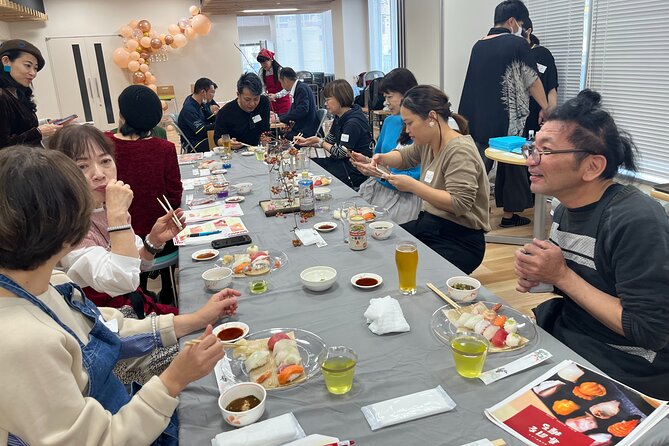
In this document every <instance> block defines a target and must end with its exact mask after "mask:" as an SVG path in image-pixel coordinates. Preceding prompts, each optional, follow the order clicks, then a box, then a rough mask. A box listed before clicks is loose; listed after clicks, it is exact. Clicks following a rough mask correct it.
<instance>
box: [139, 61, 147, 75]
mask: <svg viewBox="0 0 669 446" xmlns="http://www.w3.org/2000/svg"><path fill="white" fill-rule="evenodd" d="M139 71H141V72H142V73H144V74H145V75H146V72H147V71H149V66H148V65H147V64H145V63H142V64H139Z"/></svg>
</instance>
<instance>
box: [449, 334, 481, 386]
mask: <svg viewBox="0 0 669 446" xmlns="http://www.w3.org/2000/svg"><path fill="white" fill-rule="evenodd" d="M449 344H450V346H451V352H452V353H453V361H455V370H456V371H457V372H458V373H459V374H460V376H463V377H465V378H478V377H479V375H481V372H482V371H483V364H485V358H486V356H487V354H488V348H489V347H490V343H489V342H488V340H487V339H486V338H485V337H484V336H481V335H480V334H478V333H456V334H455V335H453V336H452V337H451V339H450V342H449Z"/></svg>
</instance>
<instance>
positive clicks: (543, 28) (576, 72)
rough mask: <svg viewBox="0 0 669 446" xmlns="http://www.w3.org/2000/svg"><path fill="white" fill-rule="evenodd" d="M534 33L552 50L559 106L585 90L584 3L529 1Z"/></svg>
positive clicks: (580, 0) (527, 0)
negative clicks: (583, 61) (582, 72)
mask: <svg viewBox="0 0 669 446" xmlns="http://www.w3.org/2000/svg"><path fill="white" fill-rule="evenodd" d="M525 3H526V4H527V9H529V10H530V17H531V18H532V24H533V26H534V30H533V33H534V34H535V35H536V36H537V37H538V38H539V40H540V41H541V45H542V46H544V47H546V48H548V49H549V50H550V52H551V53H553V57H555V65H556V66H557V70H558V82H559V84H560V86H559V87H558V104H562V103H563V102H564V101H565V100H567V99H570V98H573V97H574V96H576V95H577V94H578V92H579V91H581V88H580V85H581V82H580V81H581V71H582V60H583V23H584V17H585V15H584V11H585V1H584V0H565V1H559V2H556V1H552V0H526V1H525Z"/></svg>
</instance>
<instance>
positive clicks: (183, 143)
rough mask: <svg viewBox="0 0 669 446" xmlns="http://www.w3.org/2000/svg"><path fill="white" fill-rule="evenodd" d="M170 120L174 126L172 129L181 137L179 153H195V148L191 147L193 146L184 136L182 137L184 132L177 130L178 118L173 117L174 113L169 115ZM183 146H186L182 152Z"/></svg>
mask: <svg viewBox="0 0 669 446" xmlns="http://www.w3.org/2000/svg"><path fill="white" fill-rule="evenodd" d="M170 120H171V121H172V125H173V126H174V129H175V130H176V131H177V133H178V134H179V136H180V137H181V153H189V152H190V153H195V152H196V150H195V147H193V144H191V142H190V141H189V140H188V138H186V135H184V132H183V131H182V130H181V129H180V128H179V124H178V122H179V117H178V116H177V115H175V114H174V113H170ZM184 146H186V151H185V152H184Z"/></svg>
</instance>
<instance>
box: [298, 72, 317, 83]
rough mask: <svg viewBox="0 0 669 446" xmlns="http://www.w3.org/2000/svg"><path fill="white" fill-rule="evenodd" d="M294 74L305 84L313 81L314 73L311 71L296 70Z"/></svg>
mask: <svg viewBox="0 0 669 446" xmlns="http://www.w3.org/2000/svg"><path fill="white" fill-rule="evenodd" d="M295 74H296V75H297V78H298V79H300V80H301V81H302V82H305V83H307V84H313V83H314V74H313V73H312V72H311V71H298V72H297V73H295Z"/></svg>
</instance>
